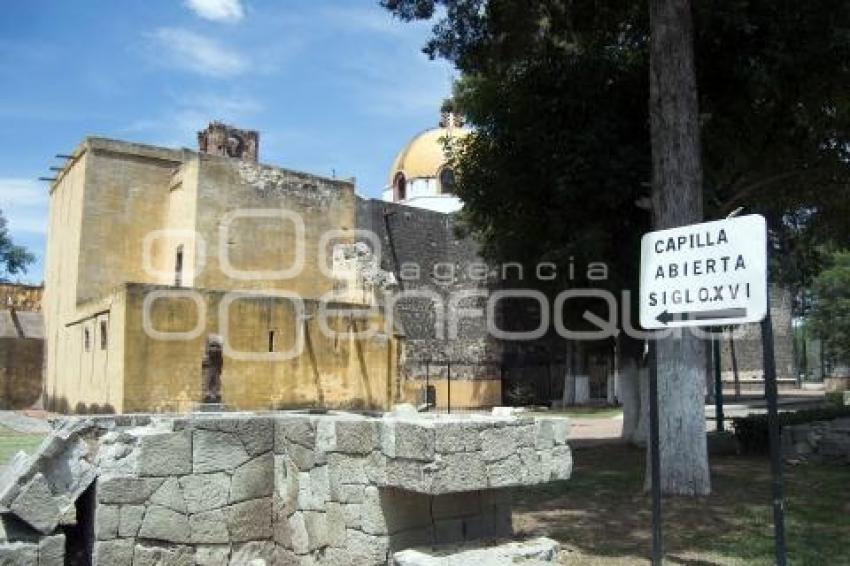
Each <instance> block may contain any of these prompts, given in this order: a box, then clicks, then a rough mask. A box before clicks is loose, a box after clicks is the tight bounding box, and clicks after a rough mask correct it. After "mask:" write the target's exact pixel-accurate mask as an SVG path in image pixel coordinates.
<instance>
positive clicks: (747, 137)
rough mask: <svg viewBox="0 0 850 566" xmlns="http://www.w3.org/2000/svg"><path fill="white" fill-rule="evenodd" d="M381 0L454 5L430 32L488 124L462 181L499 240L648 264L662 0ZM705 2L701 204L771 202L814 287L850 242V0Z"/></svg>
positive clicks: (463, 161)
mask: <svg viewBox="0 0 850 566" xmlns="http://www.w3.org/2000/svg"><path fill="white" fill-rule="evenodd" d="M382 3H383V5H384V6H386V7H387V8H389V9H390V10H392V11H393V12H394V13H395V14H396V15H398V16H399V17H401V18H402V19H428V18H434V17H439V19H438V20H437V21H436V22H435V25H434V28H433V29H434V33H433V36H432V38H431V39H430V40H429V42H428V43H427V45H426V46H425V49H424V50H425V52H426V53H428V54H429V55H430V56H432V57H443V58H446V59H448V60H450V61H452V62H453V63H454V64H455V65H456V66H457V67H458V69H459V70H460V71H461V72H462V77H461V80H460V81H459V84H458V85H457V88H456V96H455V98H456V103H457V105H458V107H459V108H460V109H461V110H462V111H463V112H464V113H465V114H466V117H467V118H468V120H469V122H470V123H471V124H472V125H474V126H475V129H476V130H475V131H476V133H475V135H474V136H471V137H470V138H469V142H468V144H467V147H466V148H465V150H461V151H459V153H458V157H457V169H458V178H457V192H458V194H459V195H460V196H461V197H462V198H463V199H464V201H465V202H466V203H467V206H466V208H465V214H466V216H467V218H468V220H469V224H470V226H471V228H472V229H474V230H476V231H478V232H479V233H480V235H481V236H482V240H483V241H484V243H485V244H486V248H485V251H487V252H488V253H489V254H490V255H492V256H494V257H497V258H504V259H511V260H513V259H516V258H517V257H522V258H525V259H526V260H527V261H529V262H533V261H537V260H538V257H537V256H535V255H534V254H533V253H529V252H536V253H537V254H538V255H546V256H547V257H560V258H568V257H573V256H577V254H578V255H581V254H587V253H592V255H593V256H594V257H595V258H597V259H599V260H602V261H609V262H610V263H611V265H613V266H615V267H616V269H615V270H614V271H615V277H614V278H613V279H612V281H611V285H612V286H616V285H617V284H619V283H621V282H633V281H634V273H635V265H634V261H635V259H636V258H637V253H636V247H635V245H636V240H635V239H634V238H632V237H630V236H629V234H632V233H634V231H635V230H634V229H635V228H639V229H638V230H637V231H638V232H639V231H641V230H642V229H645V228H648V226H649V217H648V215H647V214H646V213H645V211H642V210H640V209H639V208H637V207H636V206H634V203H635V201H636V200H638V199H640V198H641V197H642V196H647V195H648V193H649V188H648V187H649V184H650V178H651V172H650V165H651V161H650V153H649V128H648V125H649V115H648V108H647V105H646V100H648V98H649V82H648V80H647V77H648V73H649V42H648V38H649V21H648V13H647V12H648V10H647V4H646V3H645V2H638V1H633V0H614V1H612V2H605V3H599V2H596V1H590V0H572V1H564V0H527V1H524V2H516V1H513V0H383V2H382ZM438 7H439V8H442V10H440V11H439V12H438V10H437V8H438ZM438 13H439V16H437V14H438ZM693 17H694V40H695V50H694V51H695V57H696V72H697V85H698V92H699V108H700V127H701V138H702V140H701V141H702V158H703V171H704V175H703V177H704V194H705V197H704V201H705V202H704V216H705V218H706V219H711V218H718V217H722V216H725V215H726V214H728V213H729V212H731V211H733V210H735V209H736V208H738V207H745V209H746V210H747V211H748V212H760V213H762V214H764V215H765V216H766V217H767V218H768V222H769V224H770V227H771V229H772V230H773V231H774V232H775V233H776V234H777V236H778V240H779V241H780V242H782V244H783V246H784V249H783V252H782V253H781V254H778V255H777V257H778V258H779V259H780V260H781V261H780V262H777V263H776V265H775V267H776V269H775V270H774V275H775V277H776V278H778V279H781V280H782V281H783V282H786V283H791V284H792V285H794V286H795V287H799V285H800V284H801V283H800V282H801V281H804V280H805V279H806V278H807V277H809V278H810V277H811V276H812V275H813V274H814V273H816V269H817V268H818V267H819V262H818V261H812V258H811V257H810V256H811V255H812V250H813V249H814V247H813V246H814V245H815V244H817V243H818V242H823V241H827V240H837V241H839V243H843V244H845V245H847V244H850V232H848V231H847V230H846V229H845V225H846V221H845V219H846V217H847V215H848V214H850V198H848V196H850V183H848V179H850V135H849V134H848V132H850V129H849V128H848V125H850V97H848V94H847V88H846V85H847V84H850V66H848V65H847V63H846V61H847V60H848V55H850V34H848V33H847V31H846V30H847V29H848V28H850V4H848V3H847V2H844V1H843V0H825V1H824V2H818V3H777V2H773V1H772V0H746V1H744V0H739V1H736V2H730V3H725V4H723V5H722V6H719V5H716V4H707V3H697V5H695V6H694V15H693ZM530 235H534V249H531V250H529V249H527V248H526V247H525V246H526V245H527V244H529V242H530V240H531V238H529V237H528V236H530ZM521 246H522V248H521V249H520V250H518V248H520V247H521ZM588 250H592V251H591V252H588ZM629 251H630V252H635V253H629ZM631 286H632V285H630V287H631Z"/></svg>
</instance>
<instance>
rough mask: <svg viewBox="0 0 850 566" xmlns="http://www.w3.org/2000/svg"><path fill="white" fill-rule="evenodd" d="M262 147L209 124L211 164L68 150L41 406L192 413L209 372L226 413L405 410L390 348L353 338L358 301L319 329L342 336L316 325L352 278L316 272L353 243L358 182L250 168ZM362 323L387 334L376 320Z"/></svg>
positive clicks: (136, 150)
mask: <svg viewBox="0 0 850 566" xmlns="http://www.w3.org/2000/svg"><path fill="white" fill-rule="evenodd" d="M257 139H258V138H257V135H256V133H254V132H246V131H245V130H237V129H232V128H228V127H226V126H223V125H222V124H218V123H213V124H211V125H210V128H209V130H208V131H206V132H202V133H201V134H200V135H199V140H200V141H201V147H203V148H206V150H207V151H206V152H204V151H200V152H197V151H191V150H187V149H183V150H174V149H166V148H161V147H153V146H148V145H141V144H134V143H127V142H122V141H115V140H108V139H102V138H86V139H85V140H84V141H83V142H82V143H81V144H80V145H79V146H78V147H77V148H76V149H75V150H74V152H73V156H72V157H71V158H70V159H69V160H68V161H67V163H66V164H65V167H64V168H63V169H62V170H61V171H60V172H59V174H58V176H57V179H56V181H55V182H53V183H52V185H51V187H50V222H49V228H48V237H47V261H46V273H45V277H46V293H45V299H44V311H45V316H46V327H47V346H48V348H47V350H48V355H47V367H46V382H45V395H46V400H47V405H48V407H50V408H54V409H56V410H60V411H64V412H69V411H74V412H99V411H106V412H113V411H115V412H135V411H186V410H192V409H195V408H198V406H199V405H201V404H203V403H204V402H205V401H209V397H210V396H209V391H207V390H206V388H207V386H208V384H209V379H210V377H209V376H210V374H211V372H212V373H215V372H216V371H218V372H219V375H218V376H217V377H216V379H218V381H219V382H220V386H219V387H220V393H221V399H220V402H221V403H222V404H224V405H225V406H227V407H229V408H233V409H269V408H275V407H284V406H286V407H292V406H315V405H319V406H326V407H351V408H358V407H359V408H381V407H387V406H389V405H390V404H391V403H392V402H393V401H395V400H397V398H399V396H400V392H399V391H398V383H397V381H396V376H397V374H398V372H397V360H398V358H399V356H400V352H399V343H398V340H397V338H396V337H395V336H394V335H392V334H390V335H387V334H385V333H383V332H380V333H378V334H377V335H376V336H374V337H372V338H370V339H365V340H357V339H355V334H356V329H357V328H358V327H357V324H358V322H357V319H356V318H355V317H357V316H358V315H359V314H360V313H362V311H363V304H360V305H358V304H352V303H350V302H347V303H340V304H337V305H335V307H336V308H337V309H338V310H337V313H336V314H335V316H333V317H331V318H330V319H329V320H328V321H324V320H322V321H321V322H327V324H329V325H331V326H332V327H333V328H334V329H336V330H338V332H337V335H336V337H334V338H329V337H327V336H325V335H324V334H323V333H322V332H320V328H319V324H320V320H319V313H318V312H317V311H318V309H319V302H318V300H319V298H320V297H322V296H323V295H325V294H327V293H330V292H333V291H335V290H336V289H338V287H339V286H340V284H341V281H342V280H344V277H342V276H341V277H340V278H337V277H336V276H335V275H336V274H329V273H328V272H327V271H326V270H325V271H323V269H322V268H321V267H320V264H319V259H320V255H321V254H319V253H318V250H319V246H320V245H321V244H322V243H323V242H322V240H321V237H322V235H323V234H327V233H333V234H334V235H335V238H334V240H333V242H325V243H326V244H328V247H329V248H330V247H331V246H330V243H334V244H340V245H353V243H354V232H353V230H354V228H355V227H356V223H357V218H356V213H357V199H356V197H355V194H354V186H353V184H352V183H351V182H350V181H343V180H336V179H328V178H324V177H319V176H315V175H309V174H306V173H299V172H295V171H289V170H286V169H280V168H277V167H272V166H268V165H261V164H257V163H255V161H256V158H257V155H258V148H257V146H256V140H257ZM299 242H300V244H299ZM331 257H332V254H330V253H329V254H328V255H327V258H328V265H331V261H330V258H331ZM293 267H295V269H291V268H293ZM287 271H292V272H291V273H285V272H287ZM349 279H351V278H349ZM348 296H358V295H357V293H349V294H348ZM293 297H301V298H303V304H302V305H301V307H299V306H298V304H297V301H295V300H293ZM225 320H226V321H227V322H225ZM352 321H354V322H352ZM367 323H369V324H376V325H377V326H379V327H381V328H383V319H382V316H381V314H380V312H377V314H371V315H369V317H367V319H366V320H364V321H363V322H362V323H361V324H367ZM290 351H299V352H301V354H300V355H298V356H297V357H292V358H289V359H284V358H286V357H287V352H290ZM217 352H220V353H217ZM222 354H223V355H222ZM217 357H221V358H222V359H223V361H222V362H221V363H220V364H219V365H218V366H217V367H216V363H215V359H216V358H217ZM216 401H218V399H216Z"/></svg>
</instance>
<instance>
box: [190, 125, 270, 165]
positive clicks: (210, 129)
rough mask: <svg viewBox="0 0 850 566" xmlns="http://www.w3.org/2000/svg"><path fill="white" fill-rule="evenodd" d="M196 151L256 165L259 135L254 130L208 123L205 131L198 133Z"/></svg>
mask: <svg viewBox="0 0 850 566" xmlns="http://www.w3.org/2000/svg"><path fill="white" fill-rule="evenodd" d="M198 150H199V151H201V152H203V153H209V154H211V155H220V156H222V157H235V158H237V159H242V160H244V161H250V162H251V163H256V162H257V158H258V156H259V152H260V134H259V132H257V131H256V130H243V129H240V128H234V127H233V126H230V125H228V124H223V123H221V122H210V124H209V125H208V126H207V129H206V130H201V131H200V132H198Z"/></svg>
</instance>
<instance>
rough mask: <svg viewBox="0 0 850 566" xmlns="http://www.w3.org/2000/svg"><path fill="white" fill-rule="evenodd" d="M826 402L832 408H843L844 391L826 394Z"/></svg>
mask: <svg viewBox="0 0 850 566" xmlns="http://www.w3.org/2000/svg"><path fill="white" fill-rule="evenodd" d="M826 402H827V403H829V404H830V405H832V406H835V405H837V406H839V407H843V406H844V391H833V392H832V393H827V394H826Z"/></svg>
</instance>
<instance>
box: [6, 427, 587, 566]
mask: <svg viewBox="0 0 850 566" xmlns="http://www.w3.org/2000/svg"><path fill="white" fill-rule="evenodd" d="M127 419H130V420H129V421H128V420H127ZM133 419H135V420H133ZM567 427H568V425H567V421H566V419H562V418H551V417H546V418H530V417H516V416H477V415H466V416H455V415H420V414H418V413H416V412H410V411H402V412H398V413H389V414H387V415H385V416H383V417H378V418H376V417H367V416H361V415H355V414H350V413H329V414H321V415H318V414H309V413H298V412H290V413H274V414H265V415H263V414H259V415H255V414H218V415H202V414H197V415H192V416H187V417H173V418H155V419H153V420H151V419H150V418H149V417H115V418H112V419H108V418H101V419H97V420H85V421H75V422H72V423H71V424H68V425H66V426H65V427H63V428H62V429H60V431H57V433H55V434H54V435H52V436H51V437H50V438H49V439H48V440H47V441H45V444H44V445H43V446H42V449H41V450H40V452H39V454H38V455H36V457H35V458H33V459H27V458H18V459H17V460H16V461H15V463H14V465H13V466H12V467H10V470H8V471H7V472H6V474H5V475H4V477H3V478H2V479H0V482H2V483H0V505H2V507H0V520H2V523H0V524H3V525H6V529H5V532H0V564H5V563H14V564H39V565H42V564H61V563H62V556H63V555H64V554H65V552H66V551H67V552H68V554H69V555H73V558H74V560H75V561H78V562H81V563H87V562H90V563H92V564H96V565H106V564H108V565H110V566H113V565H115V566H119V565H137V564H160V565H169V564H175V565H178V564H180V565H183V564H186V565H192V564H202V565H206V564H209V565H214V564H215V565H218V564H222V565H226V564H234V565H235V564H240V565H243V564H248V563H250V562H251V560H255V559H261V560H264V561H265V562H266V563H267V564H274V565H277V564H334V565H337V564H387V562H388V561H389V560H390V557H391V556H392V553H393V552H396V551H399V550H403V549H405V548H411V547H417V546H431V545H438V544H442V543H452V542H460V541H474V540H481V539H488V538H498V537H504V536H509V535H510V534H511V497H510V489H509V488H511V487H515V486H521V485H532V484H537V483H542V482H548V481H554V480H560V479H567V478H569V476H570V473H571V471H572V456H571V452H570V449H569V447H568V446H567V444H566V439H567V430H568V429H567ZM4 540H5V543H4V542H3V541H4ZM66 540H67V543H68V544H67V545H66V544H65V542H66ZM60 550H61V552H60ZM51 560H52V561H51ZM10 561H11V562H10Z"/></svg>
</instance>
